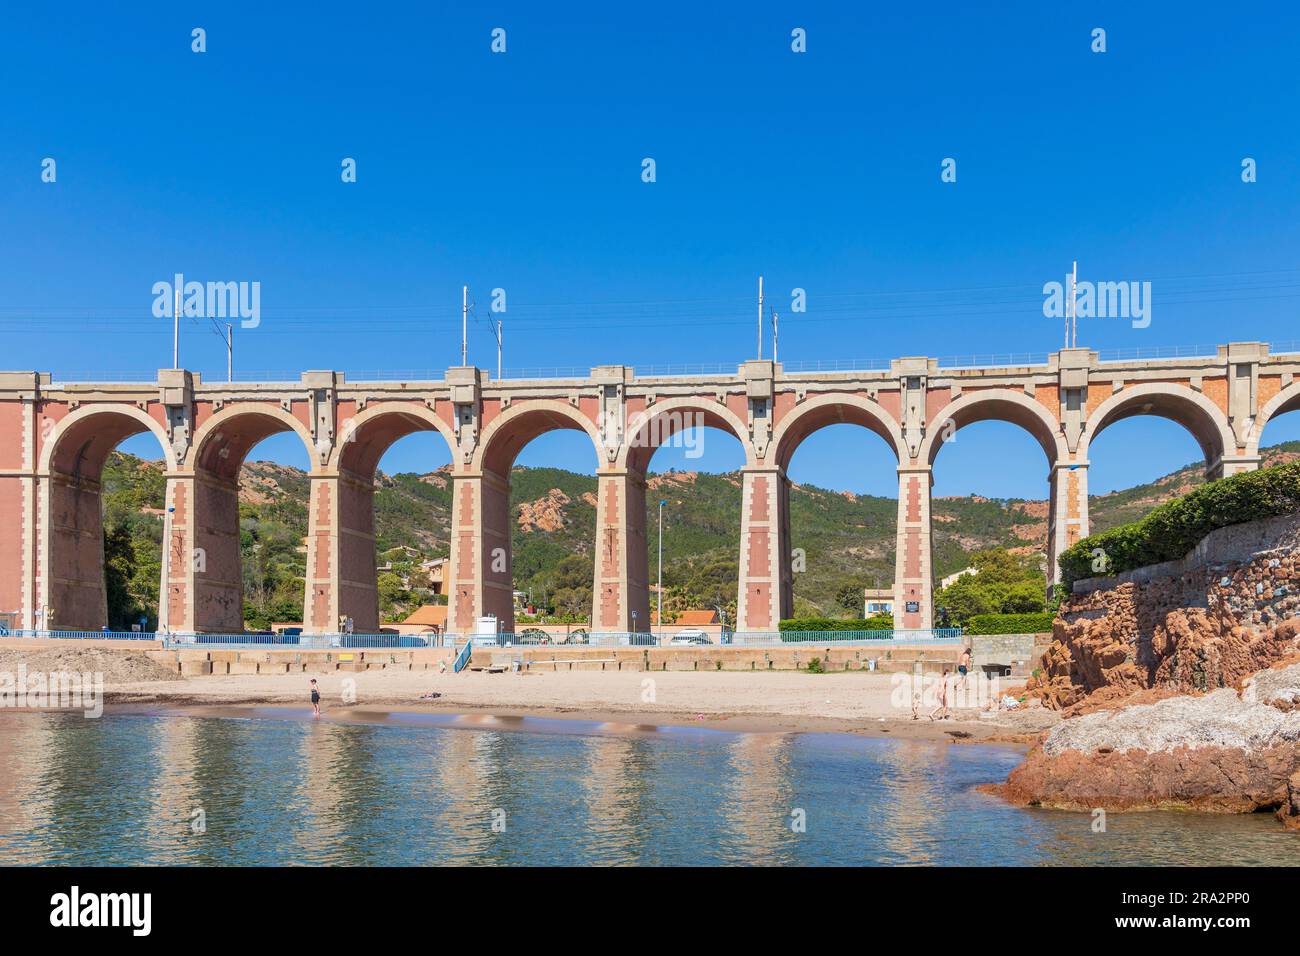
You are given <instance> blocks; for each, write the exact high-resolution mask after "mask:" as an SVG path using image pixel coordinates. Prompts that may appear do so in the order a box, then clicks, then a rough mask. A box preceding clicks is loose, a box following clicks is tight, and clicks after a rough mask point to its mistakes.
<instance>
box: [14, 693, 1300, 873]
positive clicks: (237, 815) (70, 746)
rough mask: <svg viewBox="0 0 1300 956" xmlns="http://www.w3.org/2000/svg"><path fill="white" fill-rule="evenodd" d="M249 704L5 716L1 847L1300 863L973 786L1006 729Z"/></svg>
mask: <svg viewBox="0 0 1300 956" xmlns="http://www.w3.org/2000/svg"><path fill="white" fill-rule="evenodd" d="M250 714H251V716H250V717H248V718H216V717H189V716H173V715H167V716H156V715H135V714H117V715H107V716H104V717H102V718H100V719H97V720H86V719H84V718H82V717H81V716H79V715H67V714H16V713H10V714H0V863H4V864H19V863H27V864H34V863H45V864H89V865H99V864H105V865H118V864H139V863H153V864H185V863H199V864H242V865H249V864H295V863H297V864H343V865H385V864H393V865H395V864H537V865H545V864H588V863H598V864H669V865H672V864H706V865H707V864H731V865H767V864H772V865H823V864H847V865H858V864H925V865H949V864H968V865H995V866H996V865H1052V864H1098V865H1122V864H1176V865H1186V864H1225V863H1226V864H1264V863H1267V864H1282V865H1293V864H1295V863H1296V862H1298V861H1300V836H1297V835H1295V834H1291V833H1286V832H1284V831H1283V830H1281V828H1280V827H1279V826H1278V825H1277V823H1276V821H1275V820H1274V819H1273V818H1272V816H1271V815H1268V814H1255V815H1252V816H1235V817H1225V816H1209V815H1199V814H1198V815H1194V814H1172V813H1143V814H1110V815H1109V816H1108V818H1107V820H1106V831H1105V832H1104V833H1098V832H1094V831H1093V821H1092V817H1091V816H1090V815H1088V814H1074V813H1063V812H1058V811H1047V810H1041V811H1036V810H1022V809H1017V808H1014V807H1010V806H1007V805H1005V804H1004V803H1002V802H1001V801H999V800H997V799H995V798H992V797H989V796H987V795H984V794H981V793H978V792H976V791H975V789H974V788H975V787H976V785H978V784H981V783H989V782H994V781H998V780H1001V779H1004V778H1005V776H1006V774H1007V773H1008V772H1009V771H1010V770H1011V769H1012V768H1013V767H1014V766H1015V765H1016V764H1017V763H1018V762H1019V760H1020V753H1019V752H1018V751H1017V750H1015V749H1011V748H1004V747H995V746H969V745H949V744H935V743H918V742H910V741H896V740H888V739H885V740H879V739H872V738H864V737H856V736H851V735H844V734H776V735H768V734H735V733H724V732H718V731H706V730H697V729H692V728H687V729H674V728H634V727H625V726H612V725H598V724H590V723H583V722H576V721H534V720H521V719H493V718H455V717H434V716H429V715H394V716H393V717H391V718H388V719H387V720H385V721H383V722H381V723H377V724H345V723H335V722H328V721H319V722H312V721H311V720H309V719H304V718H306V717H307V716H308V712H303V713H301V714H300V713H298V712H296V711H287V712H286V711H274V712H271V711H266V712H259V711H252V712H250ZM197 811H201V814H200V813H198V812H197ZM199 823H202V824H203V826H202V827H199V826H198V824H199ZM800 823H802V824H803V826H802V829H800V827H799V824H800Z"/></svg>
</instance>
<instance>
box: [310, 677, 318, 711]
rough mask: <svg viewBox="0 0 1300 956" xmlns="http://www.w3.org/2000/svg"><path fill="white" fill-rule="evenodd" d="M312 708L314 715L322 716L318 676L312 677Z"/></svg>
mask: <svg viewBox="0 0 1300 956" xmlns="http://www.w3.org/2000/svg"><path fill="white" fill-rule="evenodd" d="M311 709H312V716H314V717H319V716H320V689H319V688H318V687H317V686H316V678H314V677H313V678H312V679H311Z"/></svg>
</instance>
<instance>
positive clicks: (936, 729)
mask: <svg viewBox="0 0 1300 956" xmlns="http://www.w3.org/2000/svg"><path fill="white" fill-rule="evenodd" d="M312 677H315V678H316V679H317V680H318V681H319V683H320V688H321V696H322V707H321V709H322V716H323V718H324V719H330V720H366V721H369V720H375V719H380V718H382V715H384V714H386V713H392V712H397V711H402V712H426V713H440V714H470V715H473V714H477V715H484V716H486V715H496V716H508V717H520V716H534V717H546V718H559V719H565V718H567V719H573V720H590V721H600V722H620V723H629V724H641V725H644V724H668V725H689V726H702V727H708V728H717V729H727V730H734V731H743V732H782V733H791V732H793V733H798V732H814V731H820V732H844V733H856V734H868V735H873V736H874V735H886V734H888V735H893V736H900V737H910V738H926V739H946V740H954V739H959V740H967V739H970V740H1006V741H1021V740H1023V741H1028V740H1029V739H1031V738H1033V737H1035V736H1036V735H1037V734H1038V733H1040V732H1041V731H1042V730H1044V729H1046V728H1049V727H1051V726H1053V725H1054V724H1055V723H1056V721H1057V719H1058V718H1057V716H1056V715H1055V714H1054V713H1051V712H1048V711H1043V710H1041V709H1032V710H1025V711H1022V712H1014V711H1012V712H995V713H988V714H986V715H985V716H981V711H980V710H979V709H977V708H975V707H970V708H962V709H959V710H958V711H957V712H956V714H955V716H954V717H953V718H951V719H947V720H935V721H932V720H930V719H928V716H927V713H928V710H929V709H930V707H925V708H923V709H922V711H921V716H920V719H917V720H913V719H912V716H911V708H910V706H905V707H903V708H901V709H900V708H899V707H897V706H895V702H896V701H897V700H898V699H899V694H898V692H897V691H896V689H895V687H896V685H895V681H894V679H893V676H892V675H889V674H880V673H862V672H857V673H839V674H807V673H800V672H773V673H762V672H760V673H745V672H704V673H693V672H671V671H670V672H663V673H654V674H649V673H644V672H636V671H622V672H599V671H572V672H561V673H526V674H488V673H473V672H465V673H461V674H452V673H450V672H448V673H445V674H439V673H438V672H436V671H401V670H382V671H363V672H357V673H350V672H334V673H324V674H284V675H280V674H275V675H267V674H262V675H246V676H214V677H193V678H186V679H180V680H177V679H171V680H151V681H136V682H124V683H115V684H110V685H108V686H107V687H106V692H105V701H106V704H107V705H108V706H109V707H110V708H119V709H120V708H131V709H139V708H142V707H152V708H156V707H161V708H164V709H167V710H172V709H176V708H183V709H185V710H187V711H192V712H195V713H204V714H212V715H219V714H222V713H236V712H238V711H241V710H246V709H247V708H249V707H292V708H303V707H309V706H310V705H309V693H310V691H309V680H310V679H311V678H312ZM429 693H436V694H439V695H440V696H439V697H437V698H435V699H432V700H429V699H425V700H422V699H421V695H426V694H429ZM902 699H904V700H906V699H907V697H906V692H904V694H903V698H902ZM931 706H933V705H931Z"/></svg>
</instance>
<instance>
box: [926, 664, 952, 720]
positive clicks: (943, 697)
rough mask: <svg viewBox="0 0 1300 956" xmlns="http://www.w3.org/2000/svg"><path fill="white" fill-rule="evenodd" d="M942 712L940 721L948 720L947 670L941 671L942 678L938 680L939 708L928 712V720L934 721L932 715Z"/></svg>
mask: <svg viewBox="0 0 1300 956" xmlns="http://www.w3.org/2000/svg"><path fill="white" fill-rule="evenodd" d="M940 711H942V716H941V717H940V718H939V719H940V720H947V719H948V668H946V667H945V668H944V669H943V676H942V677H941V678H939V706H938V707H936V708H935V709H934V710H932V711H930V719H931V720H934V715H935V714H938V713H940Z"/></svg>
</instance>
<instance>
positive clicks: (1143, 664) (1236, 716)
mask: <svg viewBox="0 0 1300 956" xmlns="http://www.w3.org/2000/svg"><path fill="white" fill-rule="evenodd" d="M1053 638H1054V640H1053V643H1052V645H1051V647H1050V648H1049V649H1048V651H1047V653H1046V654H1045V655H1044V658H1043V665H1042V669H1041V671H1040V672H1039V673H1038V674H1037V676H1036V677H1034V678H1032V679H1031V680H1030V681H1029V684H1028V690H1029V692H1030V693H1032V694H1035V695H1037V696H1039V697H1041V698H1042V700H1043V702H1044V704H1046V705H1047V706H1049V707H1053V708H1056V709H1060V710H1064V711H1065V715H1066V716H1067V717H1068V718H1070V719H1067V720H1065V721H1062V722H1061V723H1060V724H1059V725H1058V726H1057V727H1056V728H1055V729H1054V730H1053V731H1052V732H1051V733H1050V734H1048V735H1047V737H1045V738H1044V740H1043V741H1042V743H1040V744H1039V745H1038V746H1037V747H1035V748H1034V749H1033V750H1032V751H1031V752H1030V753H1029V755H1028V756H1027V757H1026V759H1025V762H1024V764H1022V765H1021V766H1020V767H1018V768H1017V769H1016V770H1015V771H1013V772H1012V774H1011V776H1010V777H1009V778H1008V779H1007V782H1006V783H1005V784H1003V785H1000V786H998V787H994V788H990V789H992V790H994V791H995V792H998V793H1000V794H1001V795H1003V796H1005V797H1007V798H1008V799H1010V800H1012V801H1014V802H1017V803H1020V804H1027V805H1034V806H1052V807H1059V808H1062V809H1073V810H1085V809H1092V808H1096V807H1104V808H1107V809H1113V810H1132V809H1151V808H1178V809H1194V810H1209V811H1217V812H1229V813H1246V812H1251V811H1254V810H1259V809H1276V810H1277V814H1278V817H1279V819H1281V820H1282V821H1283V822H1284V823H1285V824H1286V825H1287V826H1289V827H1293V828H1296V829H1300V515H1290V516H1286V517H1284V518H1274V519H1271V520H1269V521H1261V522H1252V523H1250V524H1243V525H1237V526H1234V527H1230V528H1223V529H1221V530H1219V531H1216V532H1214V533H1213V534H1211V535H1208V536H1207V537H1206V538H1205V540H1204V541H1202V542H1201V544H1200V546H1198V547H1197V549H1196V551H1195V552H1193V553H1192V554H1190V555H1188V556H1187V557H1186V558H1185V559H1183V560H1182V561H1177V562H1170V563H1169V564H1165V565H1158V566H1154V567H1150V568H1143V569H1140V570H1138V571H1134V572H1131V573H1128V574H1124V575H1121V576H1120V577H1119V578H1112V579H1104V580H1093V581H1090V582H1080V583H1079V584H1077V585H1076V593H1075V594H1074V595H1072V596H1071V597H1070V598H1069V599H1067V601H1066V602H1065V603H1064V604H1063V605H1062V608H1061V612H1060V615H1059V616H1058V618H1057V620H1056V623H1055V625H1054V631H1053Z"/></svg>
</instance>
